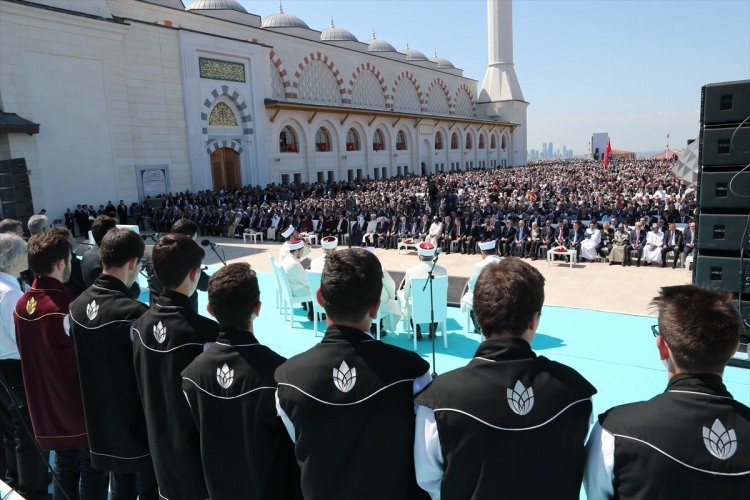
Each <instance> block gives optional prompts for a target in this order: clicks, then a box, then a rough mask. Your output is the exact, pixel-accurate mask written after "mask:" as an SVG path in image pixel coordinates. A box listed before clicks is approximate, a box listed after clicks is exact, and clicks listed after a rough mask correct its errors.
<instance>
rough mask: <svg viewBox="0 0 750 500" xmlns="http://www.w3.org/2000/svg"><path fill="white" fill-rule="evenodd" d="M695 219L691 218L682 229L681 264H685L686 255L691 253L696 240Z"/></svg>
mask: <svg viewBox="0 0 750 500" xmlns="http://www.w3.org/2000/svg"><path fill="white" fill-rule="evenodd" d="M696 231H697V229H696V228H695V221H694V220H691V221H690V223H689V225H688V227H686V228H685V229H684V230H683V231H682V265H683V266H686V265H687V264H686V263H685V262H686V261H687V258H688V255H690V254H692V253H693V250H695V242H696V241H698V233H697V232H696Z"/></svg>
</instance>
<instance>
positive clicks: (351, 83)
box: [346, 62, 392, 108]
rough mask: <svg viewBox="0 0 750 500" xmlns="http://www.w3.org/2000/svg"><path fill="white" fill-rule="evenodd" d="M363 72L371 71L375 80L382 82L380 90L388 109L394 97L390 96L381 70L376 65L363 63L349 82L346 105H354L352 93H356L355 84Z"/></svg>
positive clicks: (353, 73)
mask: <svg viewBox="0 0 750 500" xmlns="http://www.w3.org/2000/svg"><path fill="white" fill-rule="evenodd" d="M363 71H370V72H371V73H372V74H373V75H374V76H375V78H376V79H377V80H378V82H380V90H382V91H383V97H384V98H385V107H386V108H387V107H388V102H390V101H391V100H392V96H389V95H388V86H387V85H386V83H385V78H383V75H381V74H380V70H378V69H377V68H376V67H375V65H374V64H370V63H369V62H368V63H362V64H360V65H359V66H357V68H356V69H355V70H354V71H353V72H352V78H351V80H349V88H348V89H347V90H346V96H347V97H346V103H347V104H351V103H352V92H353V91H354V83H355V82H356V80H357V78H358V77H359V75H360V73H362V72H363Z"/></svg>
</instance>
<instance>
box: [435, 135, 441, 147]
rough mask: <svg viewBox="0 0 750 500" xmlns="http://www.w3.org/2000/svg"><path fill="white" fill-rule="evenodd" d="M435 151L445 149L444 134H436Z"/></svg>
mask: <svg viewBox="0 0 750 500" xmlns="http://www.w3.org/2000/svg"><path fill="white" fill-rule="evenodd" d="M435 149H443V134H441V133H440V132H438V133H437V134H435Z"/></svg>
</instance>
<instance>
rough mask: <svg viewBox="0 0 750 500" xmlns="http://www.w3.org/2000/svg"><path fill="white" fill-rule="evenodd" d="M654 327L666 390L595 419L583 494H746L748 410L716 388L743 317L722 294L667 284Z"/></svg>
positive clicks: (749, 459) (749, 465)
mask: <svg viewBox="0 0 750 500" xmlns="http://www.w3.org/2000/svg"><path fill="white" fill-rule="evenodd" d="M652 305H654V306H655V307H656V308H657V309H658V313H659V324H658V326H657V325H654V326H653V327H652V331H653V333H654V335H655V336H656V348H657V349H658V351H659V357H660V358H661V360H662V361H663V362H664V364H665V365H666V368H667V378H668V379H669V382H668V384H667V389H666V391H665V392H664V393H662V394H659V395H658V396H656V397H654V398H652V399H650V400H649V401H642V402H638V403H631V404H627V405H623V406H617V407H615V408H612V409H610V410H609V411H607V412H606V413H604V414H602V415H600V416H599V421H598V422H597V423H596V424H595V425H594V429H593V430H592V431H591V436H590V437H589V441H588V443H587V445H586V451H587V460H586V474H585V481H584V486H585V487H586V492H587V494H588V497H589V498H597V499H599V498H601V499H608V498H620V499H623V500H627V499H634V498H639V499H640V498H675V499H678V498H679V499H703V498H744V497H746V496H747V493H748V491H750V453H748V449H749V448H748V446H750V408H748V407H747V406H745V405H743V404H742V403H740V402H738V401H735V400H734V399H733V398H732V395H731V394H730V393H729V392H728V391H727V389H726V387H725V386H724V384H723V383H722V374H723V372H724V367H725V366H726V365H727V363H728V362H729V359H730V358H731V357H732V356H733V355H734V353H735V352H736V351H737V348H738V346H739V338H740V333H741V332H742V320H741V318H740V315H739V314H738V312H737V308H736V306H735V305H734V304H733V302H732V296H731V294H730V293H728V292H724V291H719V290H710V289H704V288H700V287H697V286H694V285H680V286H671V287H664V288H662V289H661V290H660V292H659V296H658V297H656V298H654V300H653V302H652Z"/></svg>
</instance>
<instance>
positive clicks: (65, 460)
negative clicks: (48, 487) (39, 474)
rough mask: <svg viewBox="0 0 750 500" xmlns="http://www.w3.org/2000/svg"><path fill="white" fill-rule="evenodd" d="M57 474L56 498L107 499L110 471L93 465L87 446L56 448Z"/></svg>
mask: <svg viewBox="0 0 750 500" xmlns="http://www.w3.org/2000/svg"><path fill="white" fill-rule="evenodd" d="M55 474H56V475H57V479H58V481H59V484H58V483H55V484H54V486H53V488H52V492H53V494H52V498H53V499H54V500H64V499H65V496H64V495H63V494H62V492H63V491H64V492H65V494H67V496H68V498H69V499H70V500H79V499H80V500H107V498H109V491H108V489H109V472H107V471H103V470H97V469H94V468H92V467H91V455H90V454H89V450H88V449H86V448H76V449H73V450H55Z"/></svg>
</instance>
